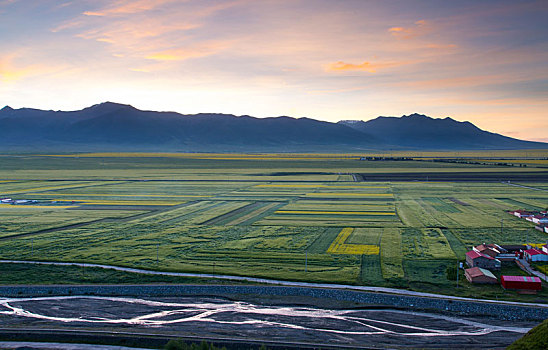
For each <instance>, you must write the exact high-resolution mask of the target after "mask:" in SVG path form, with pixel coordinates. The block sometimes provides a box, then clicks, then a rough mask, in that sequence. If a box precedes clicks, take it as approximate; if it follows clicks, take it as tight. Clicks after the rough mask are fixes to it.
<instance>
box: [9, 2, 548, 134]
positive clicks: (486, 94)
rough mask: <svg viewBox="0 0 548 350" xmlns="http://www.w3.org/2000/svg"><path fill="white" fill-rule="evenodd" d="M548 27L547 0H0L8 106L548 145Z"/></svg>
mask: <svg viewBox="0 0 548 350" xmlns="http://www.w3.org/2000/svg"><path fill="white" fill-rule="evenodd" d="M546 18H548V1H544V0H541V1H518V0H508V1H505V0H496V1H490V0H483V1H477V0H473V1H467V0H462V1H461V0H459V1H441V0H424V1H418V0H397V1H396V0H383V1H368V0H263V1H259V0H225V1H215V0H177V1H175V0H134V1H128V0H109V1H106V0H90V1H88V0H81V1H69V0H65V1H63V0H56V1H53V0H0V43H1V44H0V105H1V106H4V105H9V106H11V107H13V108H21V107H32V108H40V109H53V110H77V109H81V108H84V107H88V106H90V105H93V104H97V103H101V102H105V101H112V102H119V103H125V104H131V105H133V106H135V107H136V108H139V109H146V110H158V111H176V112H180V113H184V114H190V113H199V112H219V113H231V114H236V115H252V116H255V117H274V116H280V115H288V116H292V117H299V118H300V117H308V118H314V119H319V120H326V121H332V122H336V121H339V120H347V119H357V120H369V119H373V118H376V117H377V116H401V115H408V114H411V113H421V114H426V115H429V116H431V117H435V118H444V117H452V118H453V119H456V120H459V121H470V122H472V123H474V124H476V125H477V126H478V127H480V128H482V129H486V130H489V131H492V132H497V133H501V134H504V135H507V136H512V137H517V138H521V139H527V140H537V141H545V142H548V134H547V133H546V130H548V25H547V24H546V23H547V22H546ZM1 106H0V107H1Z"/></svg>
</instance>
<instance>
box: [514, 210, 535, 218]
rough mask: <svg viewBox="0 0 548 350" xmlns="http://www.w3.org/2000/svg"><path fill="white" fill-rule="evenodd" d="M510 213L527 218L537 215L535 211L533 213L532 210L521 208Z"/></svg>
mask: <svg viewBox="0 0 548 350" xmlns="http://www.w3.org/2000/svg"><path fill="white" fill-rule="evenodd" d="M510 214H513V215H515V216H517V217H518V218H527V217H530V216H533V215H535V214H534V213H532V212H530V211H527V210H521V209H520V210H514V211H511V212H510Z"/></svg>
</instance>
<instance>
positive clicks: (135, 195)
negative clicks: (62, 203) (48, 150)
mask: <svg viewBox="0 0 548 350" xmlns="http://www.w3.org/2000/svg"><path fill="white" fill-rule="evenodd" d="M51 195H52V196H66V197H133V198H137V197H143V198H148V197H150V198H172V197H173V198H207V197H212V196H211V195H174V194H165V195H163V194H115V193H52V194H51Z"/></svg>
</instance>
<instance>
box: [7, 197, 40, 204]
mask: <svg viewBox="0 0 548 350" xmlns="http://www.w3.org/2000/svg"><path fill="white" fill-rule="evenodd" d="M36 202H38V201H36V200H30V199H11V198H0V203H1V204H13V205H17V204H30V203H36Z"/></svg>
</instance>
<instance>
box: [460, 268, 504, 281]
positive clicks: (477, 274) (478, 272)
mask: <svg viewBox="0 0 548 350" xmlns="http://www.w3.org/2000/svg"><path fill="white" fill-rule="evenodd" d="M464 275H465V276H466V279H467V280H468V282H470V283H490V284H496V283H498V280H497V278H496V277H495V275H493V273H492V272H491V271H489V270H486V269H482V268H479V267H472V268H469V269H466V270H464Z"/></svg>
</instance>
